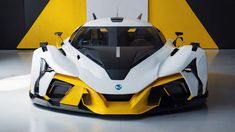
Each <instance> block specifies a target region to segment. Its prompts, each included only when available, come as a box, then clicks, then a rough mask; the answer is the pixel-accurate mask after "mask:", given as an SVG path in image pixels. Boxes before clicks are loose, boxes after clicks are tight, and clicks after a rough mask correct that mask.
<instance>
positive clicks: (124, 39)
mask: <svg viewBox="0 0 235 132" xmlns="http://www.w3.org/2000/svg"><path fill="white" fill-rule="evenodd" d="M71 38H73V39H72V42H71V43H72V45H73V46H74V47H78V46H107V47H137V46H154V47H155V46H156V47H162V46H163V44H164V43H165V41H166V40H165V37H164V36H163V35H162V33H161V32H160V31H159V30H158V29H156V28H154V27H81V28H80V29H78V31H77V32H76V33H74V34H73V35H72V36H71Z"/></svg>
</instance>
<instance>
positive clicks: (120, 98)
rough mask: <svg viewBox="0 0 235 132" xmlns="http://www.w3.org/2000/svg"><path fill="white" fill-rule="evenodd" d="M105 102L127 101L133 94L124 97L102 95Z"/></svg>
mask: <svg viewBox="0 0 235 132" xmlns="http://www.w3.org/2000/svg"><path fill="white" fill-rule="evenodd" d="M103 96H104V97H105V99H106V100H107V101H129V100H130V99H131V98H132V96H133V94H124V95H110V94H103Z"/></svg>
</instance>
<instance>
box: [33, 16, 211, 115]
mask: <svg viewBox="0 0 235 132" xmlns="http://www.w3.org/2000/svg"><path fill="white" fill-rule="evenodd" d="M57 34H59V35H61V33H57ZM182 34H183V33H181V32H176V35H177V38H176V40H177V39H178V38H180V39H182V37H181V35H182ZM176 40H175V41H171V40H166V39H165V37H164V36H163V34H162V33H161V32H160V30H158V29H157V28H155V27H154V26H153V25H151V24H150V23H147V22H143V21H141V20H138V19H136V20H132V19H127V18H122V17H111V18H104V19H97V20H93V21H90V22H87V23H85V24H84V25H83V26H81V27H79V28H78V29H77V30H76V31H75V32H74V33H73V34H72V35H71V37H70V38H68V39H65V40H64V41H63V42H62V46H61V47H56V46H52V45H47V43H41V47H40V48H38V49H37V50H35V51H34V54H33V61H32V70H31V89H30V97H31V99H32V101H33V103H34V104H38V105H41V106H46V107H50V108H55V109H63V110H69V111H81V112H91V113H96V114H102V115H110V114H111V115H119V114H120V115H129V114H143V113H148V112H158V111H165V110H172V109H179V108H185V107H188V106H194V105H199V104H202V103H204V102H205V101H206V97H207V95H208V92H207V60H206V54H205V51H204V50H203V49H201V48H200V47H199V44H197V43H192V44H190V45H184V46H181V47H176V46H175V45H176Z"/></svg>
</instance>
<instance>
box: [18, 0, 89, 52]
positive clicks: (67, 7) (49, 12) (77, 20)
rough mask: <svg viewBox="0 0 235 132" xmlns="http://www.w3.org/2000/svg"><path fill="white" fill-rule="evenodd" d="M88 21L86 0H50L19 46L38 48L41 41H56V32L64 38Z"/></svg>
mask: <svg viewBox="0 0 235 132" xmlns="http://www.w3.org/2000/svg"><path fill="white" fill-rule="evenodd" d="M84 22H86V0H50V1H49V3H48V4H47V6H46V7H45V8H44V10H43V11H42V12H41V14H40V15H39V17H38V18H37V20H36V21H35V22H34V24H33V25H32V27H31V28H30V30H29V31H28V32H27V34H26V35H25V36H24V38H23V39H22V40H21V42H20V44H19V45H18V47H17V48H37V47H39V43H40V42H41V41H48V42H49V44H54V45H55V43H56V40H57V38H56V36H54V32H57V31H61V32H64V34H63V38H66V37H68V36H70V35H71V33H72V32H73V31H74V30H75V29H76V28H77V27H79V26H80V25H82V24H83V23H84Z"/></svg>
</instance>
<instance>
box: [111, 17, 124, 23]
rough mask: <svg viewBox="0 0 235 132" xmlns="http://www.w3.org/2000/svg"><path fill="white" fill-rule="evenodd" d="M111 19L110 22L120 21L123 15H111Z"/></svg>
mask: <svg viewBox="0 0 235 132" xmlns="http://www.w3.org/2000/svg"><path fill="white" fill-rule="evenodd" d="M111 21H112V22H122V21H123V17H112V18H111Z"/></svg>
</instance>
